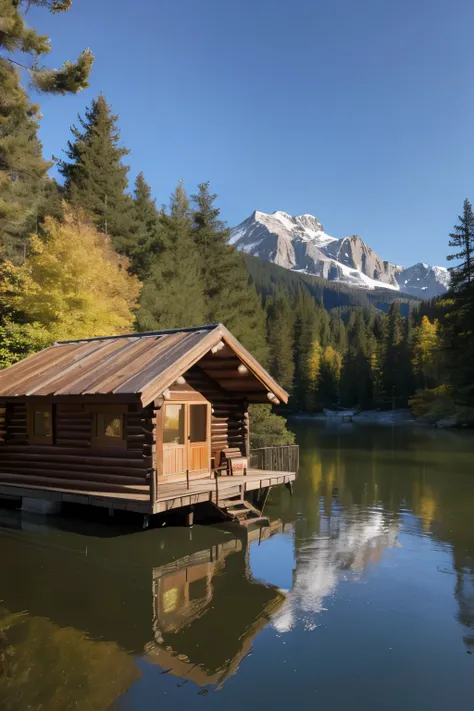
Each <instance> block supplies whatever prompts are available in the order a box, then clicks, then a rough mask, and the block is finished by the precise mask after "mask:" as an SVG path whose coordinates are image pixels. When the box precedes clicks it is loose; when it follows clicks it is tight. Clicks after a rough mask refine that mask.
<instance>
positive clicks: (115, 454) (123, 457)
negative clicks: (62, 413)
mask: <svg viewBox="0 0 474 711" xmlns="http://www.w3.org/2000/svg"><path fill="white" fill-rule="evenodd" d="M4 451H7V452H11V453H12V454H24V455H25V456H27V455H31V456H33V457H38V455H40V456H41V457H45V456H46V455H52V456H53V457H55V456H58V449H57V447H55V446H54V445H29V446H28V448H27V449H25V448H24V447H20V446H18V445H16V444H11V445H10V444H7V445H6V447H5V450H4ZM3 456H4V453H3V452H2V457H3ZM59 456H60V459H61V461H80V462H84V463H85V464H98V463H100V462H104V463H107V464H108V463H111V464H112V463H114V464H117V463H126V466H130V467H142V466H143V461H144V459H143V457H141V456H139V455H137V454H135V453H133V452H129V451H128V450H126V449H125V448H121V447H113V446H111V447H106V446H104V447H91V448H90V449H89V450H88V453H87V454H84V450H83V449H82V448H78V447H69V448H64V449H61V452H60V455H59Z"/></svg>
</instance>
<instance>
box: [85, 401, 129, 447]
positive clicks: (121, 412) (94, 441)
mask: <svg viewBox="0 0 474 711" xmlns="http://www.w3.org/2000/svg"><path fill="white" fill-rule="evenodd" d="M90 411H91V412H92V432H91V447H95V446H100V447H102V446H106V447H122V448H123V447H126V446H127V439H126V436H125V427H126V424H127V423H126V414H127V412H128V408H127V406H126V405H95V406H94V407H91V408H90ZM98 415H112V416H114V415H115V416H117V417H120V421H121V427H122V436H121V437H108V436H107V435H105V434H103V435H98V434H97V419H98V417H97V416H98Z"/></svg>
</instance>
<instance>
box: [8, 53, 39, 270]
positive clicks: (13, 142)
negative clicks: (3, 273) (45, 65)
mask: <svg viewBox="0 0 474 711" xmlns="http://www.w3.org/2000/svg"><path fill="white" fill-rule="evenodd" d="M0 102H1V103H0V105H1V108H0V247H1V248H2V252H3V255H4V256H7V257H10V258H12V259H14V260H15V261H23V260H24V257H25V255H24V246H25V236H26V234H27V232H28V231H29V230H31V229H32V228H34V226H35V222H36V217H37V214H38V211H39V207H40V204H41V202H42V199H43V194H44V192H45V190H46V184H47V182H48V178H47V171H48V169H49V167H50V165H51V164H50V163H47V162H46V161H45V160H44V158H43V156H42V146H41V142H40V140H39V138H38V111H39V109H38V107H37V106H34V105H32V104H31V103H30V102H29V100H28V97H27V95H26V92H25V91H24V90H23V89H22V88H21V87H20V85H19V81H18V75H17V72H16V71H15V70H14V69H13V68H12V67H10V66H9V65H8V64H7V63H6V62H4V61H3V60H0Z"/></svg>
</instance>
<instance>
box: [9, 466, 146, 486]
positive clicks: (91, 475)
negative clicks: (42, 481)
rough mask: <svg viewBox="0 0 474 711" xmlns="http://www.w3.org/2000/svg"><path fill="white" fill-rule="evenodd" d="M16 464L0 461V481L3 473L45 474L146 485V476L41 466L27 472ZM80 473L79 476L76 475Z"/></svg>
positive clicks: (43, 475)
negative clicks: (10, 464)
mask: <svg viewBox="0 0 474 711" xmlns="http://www.w3.org/2000/svg"><path fill="white" fill-rule="evenodd" d="M19 470H20V468H19V467H18V466H16V467H15V466H8V465H7V463H3V462H0V481H1V480H2V479H3V476H4V474H17V472H19V474H20V475H25V476H30V475H31V476H35V475H38V477H40V478H44V477H45V476H48V475H49V476H51V477H54V478H62V479H65V480H69V479H73V480H79V479H84V481H95V482H104V483H105V484H107V483H109V484H126V485H130V486H134V485H139V486H146V485H147V483H148V481H147V478H146V477H131V476H121V475H118V474H103V473H101V472H96V471H84V470H81V471H79V472H78V471H70V470H65V469H52V468H48V467H45V468H41V467H29V468H28V470H27V472H22V471H19ZM78 475H80V476H78Z"/></svg>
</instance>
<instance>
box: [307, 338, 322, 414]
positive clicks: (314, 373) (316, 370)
mask: <svg viewBox="0 0 474 711" xmlns="http://www.w3.org/2000/svg"><path fill="white" fill-rule="evenodd" d="M321 356H322V349H321V346H320V344H319V341H313V343H312V345H311V349H310V352H309V355H308V363H307V383H308V387H307V391H306V407H307V409H308V410H310V411H311V410H314V408H315V406H316V394H317V390H318V385H319V378H320V375H321Z"/></svg>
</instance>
